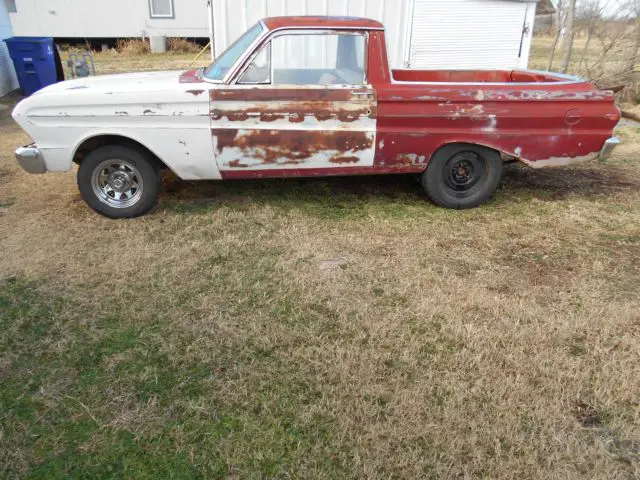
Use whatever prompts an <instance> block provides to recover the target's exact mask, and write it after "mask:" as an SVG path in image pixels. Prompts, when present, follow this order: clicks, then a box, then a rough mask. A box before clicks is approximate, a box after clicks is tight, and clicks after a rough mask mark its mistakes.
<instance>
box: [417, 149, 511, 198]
mask: <svg viewBox="0 0 640 480" xmlns="http://www.w3.org/2000/svg"><path fill="white" fill-rule="evenodd" d="M502 163H503V162H502V157H501V156H500V154H499V153H498V152H496V151H495V150H492V149H490V148H486V147H481V146H478V145H471V144H455V145H448V146H446V147H443V148H441V149H440V150H438V151H437V152H436V153H435V154H434V156H433V158H432V159H431V160H430V161H429V165H428V166H427V169H426V170H425V171H424V173H423V174H422V179H421V184H422V187H423V188H424V191H425V192H426V194H427V196H428V197H429V198H430V199H431V201H433V202H434V203H436V204H438V205H440V206H442V207H445V208H455V209H465V208H475V207H477V206H479V205H480V204H482V203H484V202H485V201H487V200H488V199H489V198H490V197H491V195H492V194H493V193H494V192H495V190H496V188H498V184H499V183H500V179H501V177H502Z"/></svg>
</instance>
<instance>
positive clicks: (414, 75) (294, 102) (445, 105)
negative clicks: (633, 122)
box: [13, 17, 620, 218]
mask: <svg viewBox="0 0 640 480" xmlns="http://www.w3.org/2000/svg"><path fill="white" fill-rule="evenodd" d="M13 118H14V119H15V120H16V121H17V122H18V123H19V124H20V126H21V127H22V128H23V129H24V130H25V131H26V132H27V133H28V134H29V135H30V136H31V138H32V139H33V140H34V141H35V143H34V144H32V145H29V146H26V147H22V148H19V149H18V150H17V151H16V156H17V159H18V162H19V163H20V165H22V167H23V168H24V169H25V170H27V171H28V172H31V173H44V172H65V171H70V170H71V168H72V166H73V163H76V164H78V165H79V169H78V187H79V189H80V192H81V195H82V197H83V198H84V200H85V201H86V202H87V203H88V204H89V205H90V206H91V207H92V208H93V209H94V210H96V211H98V212H99V213H101V214H103V215H106V216H108V217H112V218H124V217H135V216H138V215H142V214H145V213H146V212H148V211H149V210H150V209H152V208H153V206H154V205H155V203H156V199H157V196H158V191H159V189H160V175H159V171H160V170H161V169H162V168H169V169H171V170H172V171H173V172H174V173H175V174H176V175H177V176H178V177H180V178H182V179H185V180H218V179H245V178H264V177H299V176H322V175H360V174H379V173H380V174H391V173H415V174H420V175H421V179H422V185H423V187H424V190H425V192H426V193H427V196H428V197H429V198H430V199H431V200H432V201H434V202H435V203H437V204H439V205H442V206H444V207H449V208H471V207H475V206H478V205H479V204H481V203H482V202H484V201H485V200H487V199H488V198H489V197H490V196H491V195H492V194H493V192H494V191H495V190H496V188H497V186H498V183H499V182H500V178H501V172H502V168H503V164H504V162H506V161H512V160H519V161H521V162H523V163H525V164H526V165H528V166H530V167H533V168H540V167H554V166H563V165H570V164H574V163H578V162H582V161H587V160H592V159H597V158H600V159H601V160H602V159H605V158H607V157H608V156H610V154H611V152H612V150H613V148H614V147H615V146H616V145H617V144H618V143H619V140H618V139H617V138H615V137H614V136H613V129H614V127H615V125H616V124H617V123H618V120H619V119H620V111H619V110H618V108H617V107H616V105H615V98H614V95H613V94H612V93H611V92H608V91H602V90H598V89H597V88H595V87H594V86H593V85H592V84H591V83H589V82H587V81H585V80H582V79H579V78H574V77H570V76H566V75H559V74H553V73H548V72H537V71H528V70H512V71H502V70H491V71H464V70H452V71H438V70H391V69H390V68H389V65H388V62H387V47H386V43H385V35H384V29H383V26H382V24H380V23H378V22H376V21H373V20H367V19H359V18H349V17H279V18H267V19H264V20H262V21H261V22H259V23H258V24H256V25H255V26H253V27H252V28H251V29H249V30H248V31H247V32H246V33H245V34H244V35H243V36H242V37H240V38H239V39H238V40H237V41H236V42H235V43H234V44H233V45H231V46H230V47H229V48H228V49H227V50H226V51H225V52H224V53H222V54H221V55H220V56H219V57H218V58H217V59H216V60H215V61H214V62H213V63H212V64H211V66H210V67H208V68H206V69H198V70H190V71H187V72H183V73H181V72H153V73H139V74H123V75H111V76H102V77H94V78H86V79H79V80H72V81H67V82H62V83H58V84H56V85H52V86H49V87H46V88H44V89H42V90H40V91H39V92H37V93H36V94H35V95H33V96H31V97H29V98H27V99H25V100H23V101H22V102H20V103H19V104H18V105H17V106H16V108H15V110H14V112H13Z"/></svg>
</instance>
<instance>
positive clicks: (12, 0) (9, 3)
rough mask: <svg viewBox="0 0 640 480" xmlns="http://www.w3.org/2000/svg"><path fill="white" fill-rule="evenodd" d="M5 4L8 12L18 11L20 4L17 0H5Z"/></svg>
mask: <svg viewBox="0 0 640 480" xmlns="http://www.w3.org/2000/svg"><path fill="white" fill-rule="evenodd" d="M4 5H5V7H6V9H7V13H18V6H17V5H16V0H4Z"/></svg>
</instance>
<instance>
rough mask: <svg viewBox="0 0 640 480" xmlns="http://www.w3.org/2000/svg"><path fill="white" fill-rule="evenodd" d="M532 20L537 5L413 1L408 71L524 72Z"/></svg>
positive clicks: (466, 0) (482, 0)
mask: <svg viewBox="0 0 640 480" xmlns="http://www.w3.org/2000/svg"><path fill="white" fill-rule="evenodd" d="M534 17H535V2H524V1H506V0H414V6H413V20H412V22H411V46H410V49H409V55H408V61H409V66H410V67H411V68H514V67H526V66H527V61H528V58H529V49H530V46H531V33H532V32H533V20H534ZM525 22H527V23H528V24H529V33H528V34H526V35H524V36H523V27H524V25H525ZM521 42H522V51H520V48H521Z"/></svg>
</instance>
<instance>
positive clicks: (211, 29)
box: [207, 0, 216, 61]
mask: <svg viewBox="0 0 640 480" xmlns="http://www.w3.org/2000/svg"><path fill="white" fill-rule="evenodd" d="M213 2H214V0H207V11H208V12H209V39H210V41H211V42H210V43H211V61H213V60H215V58H216V38H215V31H214V26H213V25H214V23H213V11H214V8H213Z"/></svg>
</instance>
